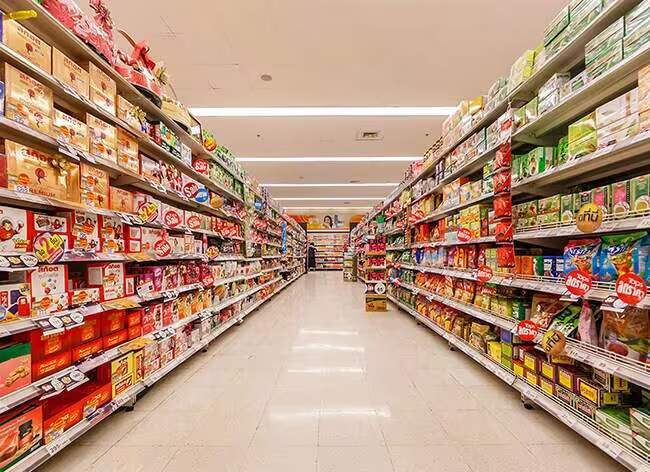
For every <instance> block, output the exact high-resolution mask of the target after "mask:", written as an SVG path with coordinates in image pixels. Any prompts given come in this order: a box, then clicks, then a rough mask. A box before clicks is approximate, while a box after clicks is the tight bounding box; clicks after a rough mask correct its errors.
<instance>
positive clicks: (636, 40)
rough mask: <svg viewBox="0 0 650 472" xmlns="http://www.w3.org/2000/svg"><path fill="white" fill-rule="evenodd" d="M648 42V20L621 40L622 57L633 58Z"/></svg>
mask: <svg viewBox="0 0 650 472" xmlns="http://www.w3.org/2000/svg"><path fill="white" fill-rule="evenodd" d="M648 42H650V18H648V19H647V20H646V22H645V23H644V24H642V25H639V27H638V28H637V29H635V30H634V31H631V32H629V33H627V34H626V35H625V38H623V57H625V58H628V57H630V56H633V55H634V54H635V53H636V52H637V51H639V50H640V49H641V48H643V47H644V46H645V45H646V44H648Z"/></svg>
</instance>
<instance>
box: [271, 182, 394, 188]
mask: <svg viewBox="0 0 650 472" xmlns="http://www.w3.org/2000/svg"><path fill="white" fill-rule="evenodd" d="M397 185H398V184H396V183H385V184H383V183H365V184H361V183H359V184H349V183H344V184H260V186H261V187H266V188H271V187H276V188H280V187H281V188H292V187H397Z"/></svg>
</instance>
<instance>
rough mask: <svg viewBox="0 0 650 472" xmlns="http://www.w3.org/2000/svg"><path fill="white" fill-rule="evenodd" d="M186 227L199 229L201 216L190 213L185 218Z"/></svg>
mask: <svg viewBox="0 0 650 472" xmlns="http://www.w3.org/2000/svg"><path fill="white" fill-rule="evenodd" d="M187 227H188V228H189V229H199V228H200V227H201V218H199V217H198V216H197V215H192V216H190V217H189V218H188V219H187Z"/></svg>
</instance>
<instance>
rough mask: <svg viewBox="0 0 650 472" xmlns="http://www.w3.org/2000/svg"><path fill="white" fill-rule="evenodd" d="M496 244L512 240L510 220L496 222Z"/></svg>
mask: <svg viewBox="0 0 650 472" xmlns="http://www.w3.org/2000/svg"><path fill="white" fill-rule="evenodd" d="M495 238H496V241H497V242H498V243H503V242H508V243H509V242H512V239H513V225H512V221H511V220H504V221H498V222H497V230H496V234H495Z"/></svg>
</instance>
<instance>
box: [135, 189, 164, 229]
mask: <svg viewBox="0 0 650 472" xmlns="http://www.w3.org/2000/svg"><path fill="white" fill-rule="evenodd" d="M133 212H134V213H135V214H136V215H138V216H139V217H140V219H141V220H142V221H143V222H145V223H159V224H162V221H163V220H162V204H161V203H160V201H159V200H157V199H155V198H153V197H152V196H150V195H147V194H145V193H139V192H136V193H135V194H134V195H133Z"/></svg>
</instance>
